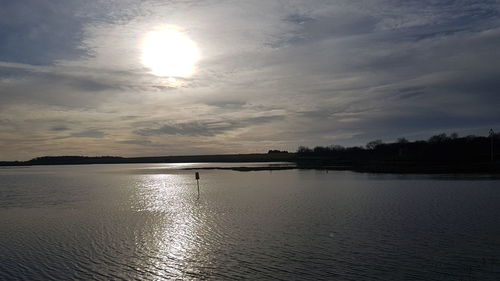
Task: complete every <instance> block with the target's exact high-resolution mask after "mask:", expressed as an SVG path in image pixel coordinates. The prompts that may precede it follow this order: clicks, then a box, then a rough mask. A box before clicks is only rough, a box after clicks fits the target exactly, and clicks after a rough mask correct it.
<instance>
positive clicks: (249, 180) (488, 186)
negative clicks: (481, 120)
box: [0, 164, 500, 280]
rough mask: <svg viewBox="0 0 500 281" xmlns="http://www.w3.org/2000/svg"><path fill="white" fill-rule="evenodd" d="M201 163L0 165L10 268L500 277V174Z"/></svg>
mask: <svg viewBox="0 0 500 281" xmlns="http://www.w3.org/2000/svg"><path fill="white" fill-rule="evenodd" d="M211 165H213V164H211ZM192 166H193V165H192V164H184V165H175V164H169V165H166V164H151V165H89V166H46V167H28V168H3V169H0V279H1V280H48V279H57V280H70V279H85V280H91V279H98V280H110V279H114V280H116V279H124V280H132V279H140V280H161V279H210V280H227V279H230V280H234V279H250V280H263V279H273V280H321V279H323V280H500V179H499V178H493V177H488V176H449V175H448V176H446V175H438V176H436V175H434V176H430V175H375V174H362V173H352V172H331V171H330V172H329V173H326V172H324V171H313V170H284V171H272V172H269V171H258V172H235V171H227V170H201V171H200V174H201V181H200V188H201V194H200V196H199V197H198V195H197V188H196V181H195V180H194V171H183V170H179V169H178V168H184V167H192ZM216 166H220V165H216ZM238 166H241V165H238Z"/></svg>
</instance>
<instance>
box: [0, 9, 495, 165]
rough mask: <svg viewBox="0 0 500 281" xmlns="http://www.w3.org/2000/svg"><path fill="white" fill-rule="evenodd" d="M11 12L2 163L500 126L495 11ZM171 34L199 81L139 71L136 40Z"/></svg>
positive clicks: (1, 78) (0, 64)
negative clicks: (58, 155)
mask: <svg viewBox="0 0 500 281" xmlns="http://www.w3.org/2000/svg"><path fill="white" fill-rule="evenodd" d="M11 2H12V3H6V5H4V6H3V7H2V9H1V10H0V41H1V42H2V44H1V46H0V120H2V121H1V122H0V140H1V141H2V144H3V146H2V151H1V152H0V153H1V154H0V160H1V158H2V157H3V158H4V159H17V155H18V154H17V152H19V151H23V153H26V156H23V157H28V155H33V154H36V155H39V154H40V153H41V154H42V155H43V154H44V152H52V151H55V150H53V149H55V147H58V148H59V149H61V150H66V151H71V150H78V149H80V148H81V147H85V148H88V149H89V151H91V152H92V153H95V154H109V153H108V151H109V150H112V151H116V153H117V154H119V155H130V154H134V153H145V154H148V155H156V154H162V151H163V150H162V149H163V148H165V147H168V149H169V150H168V151H172V152H173V153H174V152H175V153H177V154H183V153H185V152H189V153H191V152H193V151H196V152H200V153H211V152H213V151H217V152H229V151H231V152H238V151H259V150H260V151H267V150H268V149H270V146H272V148H275V149H279V148H283V149H285V148H286V149H287V150H293V149H294V148H296V147H297V146H298V145H310V146H313V145H328V144H331V143H336V144H343V145H356V144H365V143H366V142H367V141H368V140H372V139H384V140H392V139H395V138H397V137H405V136H409V137H418V136H422V137H423V138H427V137H428V136H429V135H430V134H434V133H436V132H439V131H440V130H443V131H448V132H451V131H457V132H458V133H460V134H462V133H461V132H462V131H463V132H464V133H463V134H467V133H481V132H483V129H484V127H485V126H491V127H495V126H497V127H498V126H500V121H499V120H500V116H499V113H498V107H499V106H500V98H499V96H498V94H497V89H498V87H499V86H500V85H499V84H498V82H497V80H498V79H497V77H499V75H500V68H499V66H498V65H497V64H495V63H494V62H496V61H499V60H500V54H499V53H498V51H497V49H498V46H499V45H500V28H498V27H499V26H500V20H498V18H499V17H498V15H499V6H498V3H497V1H490V0H487V1H431V0H429V1H427V0H426V1H402V0H400V1H385V0H380V1H369V0H357V1H350V0H349V1H347V0H340V1H334V2H332V1H320V0H318V1H301V0H299V1H286V2H275V1H251V2H245V1H243V2H226V1H212V0H207V1H151V0H146V1H138V0H126V1H115V0H113V1H101V0H93V1H62V0H56V1H48V0H40V1H39V0H37V1H34V0H28V1H17V2H16V1H11ZM28 7H29V9H28ZM161 24H173V25H177V26H180V27H182V28H183V30H185V32H186V33H187V34H188V35H189V36H190V37H191V39H193V40H194V41H196V42H197V43H198V45H199V47H200V51H201V54H202V59H201V61H200V63H199V64H198V66H197V71H196V73H195V75H194V76H192V77H190V78H186V79H176V80H172V79H165V78H159V77H155V76H153V75H151V74H150V73H148V71H149V70H148V69H146V68H144V66H142V65H141V63H140V60H139V59H138V58H139V56H140V51H141V50H140V41H141V38H142V36H144V34H145V33H146V32H147V31H148V30H150V29H151V28H154V27H156V26H158V25H161ZM165 120H167V121H165ZM89 128H90V129H89ZM35 140H36V141H35ZM21 143H22V145H21ZM54 144H57V145H54ZM280 146H282V147H280ZM53 147H54V148H53ZM132 148H133V149H132ZM16 151H17V152H16ZM82 154H85V151H82ZM23 155H24V154H23Z"/></svg>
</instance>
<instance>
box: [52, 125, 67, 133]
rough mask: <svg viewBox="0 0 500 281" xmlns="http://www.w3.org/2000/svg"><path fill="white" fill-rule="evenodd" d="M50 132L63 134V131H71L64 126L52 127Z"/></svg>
mask: <svg viewBox="0 0 500 281" xmlns="http://www.w3.org/2000/svg"><path fill="white" fill-rule="evenodd" d="M50 130H51V131H54V132H63V131H69V130H71V129H70V128H68V127H66V126H52V127H51V128H50Z"/></svg>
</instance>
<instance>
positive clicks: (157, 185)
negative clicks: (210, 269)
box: [132, 174, 204, 277]
mask: <svg viewBox="0 0 500 281" xmlns="http://www.w3.org/2000/svg"><path fill="white" fill-rule="evenodd" d="M190 182H192V179H191V178H189V179H188V177H187V175H165V174H163V175H146V176H143V177H142V178H141V181H139V182H138V183H137V193H136V195H135V197H134V198H133V200H132V202H135V204H136V205H135V206H134V208H135V210H136V211H138V212H142V211H146V212H151V213H154V214H155V216H156V217H157V221H156V224H155V225H154V227H153V231H152V233H151V237H150V240H151V241H150V242H149V243H148V244H150V245H151V247H152V248H153V249H149V251H150V252H154V253H156V255H155V256H154V257H153V258H151V259H150V260H149V261H148V262H146V264H148V265H149V270H148V271H151V272H156V273H155V274H154V275H156V276H164V275H165V273H170V274H172V276H177V277H179V276H184V275H185V274H186V273H189V272H192V271H193V268H192V267H191V265H192V262H191V261H192V260H193V255H194V254H195V253H196V252H199V251H202V250H203V245H202V243H199V242H198V240H199V239H200V235H199V230H200V227H201V225H202V224H203V223H204V222H203V220H200V219H199V217H198V215H199V213H198V208H199V204H198V203H199V202H198V201H197V200H198V199H197V197H196V193H194V189H193V186H192V185H191V184H188V183H190ZM138 246H140V245H138ZM164 277H167V276H164Z"/></svg>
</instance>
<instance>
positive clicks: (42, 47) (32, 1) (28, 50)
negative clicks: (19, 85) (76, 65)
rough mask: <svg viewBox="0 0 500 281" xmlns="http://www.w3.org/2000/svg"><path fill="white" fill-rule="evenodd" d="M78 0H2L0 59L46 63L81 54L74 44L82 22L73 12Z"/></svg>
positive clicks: (77, 43) (0, 12)
mask: <svg viewBox="0 0 500 281" xmlns="http://www.w3.org/2000/svg"><path fill="white" fill-rule="evenodd" d="M78 2H80V1H71V0H70V1H66V0H56V1H49V0H24V1H2V2H1V6H2V8H1V9H0V42H2V44H0V61H10V62H19V63H29V64H50V63H52V62H53V61H54V60H56V59H67V58H74V57H77V56H81V55H83V54H84V53H85V52H84V50H82V49H80V48H78V45H79V43H80V41H81V39H82V35H83V32H82V28H83V23H84V22H83V19H82V18H81V17H78V16H77V15H76V12H77V10H78V8H79V7H78V6H80V5H78Z"/></svg>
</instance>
